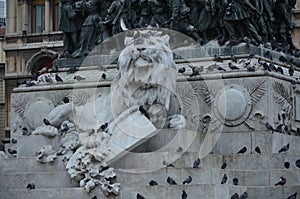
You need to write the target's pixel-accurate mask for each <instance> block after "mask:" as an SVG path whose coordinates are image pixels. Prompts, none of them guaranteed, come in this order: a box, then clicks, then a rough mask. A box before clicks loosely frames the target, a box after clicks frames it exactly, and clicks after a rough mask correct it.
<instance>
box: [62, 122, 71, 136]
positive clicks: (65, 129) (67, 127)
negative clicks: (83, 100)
mask: <svg viewBox="0 0 300 199" xmlns="http://www.w3.org/2000/svg"><path fill="white" fill-rule="evenodd" d="M62 126H63V128H62V129H61V130H60V133H61V135H62V134H64V133H66V132H67V131H68V130H69V126H68V124H67V123H63V124H62Z"/></svg>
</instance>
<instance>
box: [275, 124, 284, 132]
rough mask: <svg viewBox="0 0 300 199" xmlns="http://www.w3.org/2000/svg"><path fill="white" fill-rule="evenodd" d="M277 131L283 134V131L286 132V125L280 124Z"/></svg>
mask: <svg viewBox="0 0 300 199" xmlns="http://www.w3.org/2000/svg"><path fill="white" fill-rule="evenodd" d="M275 131H276V132H278V133H283V131H284V124H279V125H278V126H277V127H276V129H275Z"/></svg>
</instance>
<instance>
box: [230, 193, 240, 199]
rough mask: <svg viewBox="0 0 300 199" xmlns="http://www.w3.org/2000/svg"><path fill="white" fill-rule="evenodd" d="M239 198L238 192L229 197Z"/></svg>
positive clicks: (232, 198)
mask: <svg viewBox="0 0 300 199" xmlns="http://www.w3.org/2000/svg"><path fill="white" fill-rule="evenodd" d="M239 198H240V196H239V194H238V193H234V194H233V195H232V196H231V198H230V199H239Z"/></svg>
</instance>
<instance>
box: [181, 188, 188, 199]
mask: <svg viewBox="0 0 300 199" xmlns="http://www.w3.org/2000/svg"><path fill="white" fill-rule="evenodd" d="M181 199H187V193H186V192H185V190H182V194H181Z"/></svg>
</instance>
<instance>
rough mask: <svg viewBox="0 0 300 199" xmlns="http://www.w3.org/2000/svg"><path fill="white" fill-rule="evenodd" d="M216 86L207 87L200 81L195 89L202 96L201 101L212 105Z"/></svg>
mask: <svg viewBox="0 0 300 199" xmlns="http://www.w3.org/2000/svg"><path fill="white" fill-rule="evenodd" d="M215 90H216V88H212V89H209V88H208V86H207V85H206V84H205V83H201V84H198V85H197V91H198V93H199V95H200V96H201V97H202V99H203V101H204V102H205V103H206V104H207V105H208V106H209V107H212V105H213V103H214V100H215V95H216V94H215V93H216V92H214V91H215Z"/></svg>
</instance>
